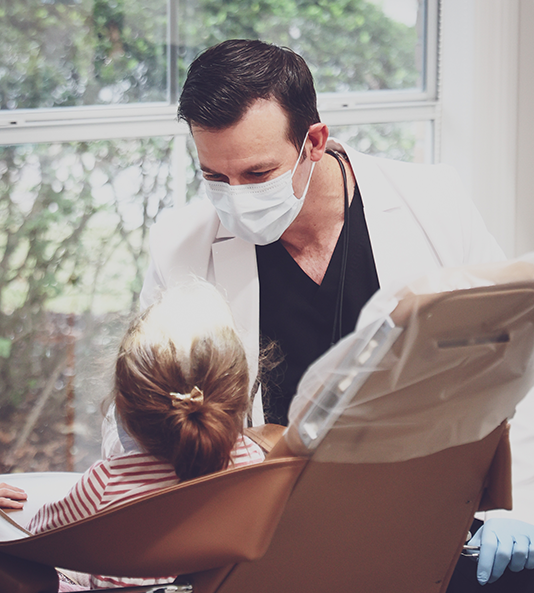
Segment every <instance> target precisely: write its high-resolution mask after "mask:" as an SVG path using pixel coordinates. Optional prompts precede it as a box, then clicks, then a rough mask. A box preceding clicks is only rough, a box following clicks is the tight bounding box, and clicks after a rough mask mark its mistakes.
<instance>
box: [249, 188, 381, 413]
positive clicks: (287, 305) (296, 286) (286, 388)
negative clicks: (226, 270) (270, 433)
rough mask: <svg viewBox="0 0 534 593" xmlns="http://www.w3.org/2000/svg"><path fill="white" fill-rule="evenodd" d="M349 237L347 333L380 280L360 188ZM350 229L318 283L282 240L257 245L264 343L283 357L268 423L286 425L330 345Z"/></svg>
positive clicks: (268, 379) (273, 376)
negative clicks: (305, 378) (304, 382)
mask: <svg viewBox="0 0 534 593" xmlns="http://www.w3.org/2000/svg"><path fill="white" fill-rule="evenodd" d="M349 217H350V224H349V227H350V236H349V249H348V259H347V268H346V275H345V288H344V295H343V305H342V312H343V316H342V326H341V327H342V335H343V336H346V335H347V334H348V333H350V332H351V331H353V330H354V328H355V325H356V321H357V319H358V316H359V314H360V311H361V309H362V307H363V306H364V305H365V303H366V302H367V301H368V300H369V299H370V298H371V296H372V295H373V294H374V293H375V292H376V291H377V290H378V288H379V283H378V276H377V272H376V266H375V262H374V258H373V253H372V249H371V242H370V239H369V233H368V231H367V224H366V222H365V216H364V210H363V205H362V200H361V196H360V192H359V189H358V186H357V184H356V188H355V191H354V197H353V200H352V203H351V205H350V208H349ZM345 230H346V229H345V226H344V227H343V229H342V231H341V234H340V236H339V238H338V241H337V244H336V247H335V249H334V252H333V254H332V257H331V259H330V263H329V265H328V268H327V271H326V274H325V276H324V278H323V281H322V282H321V284H320V285H319V284H317V283H316V282H314V281H313V280H312V279H311V278H310V277H309V276H308V275H307V274H306V273H305V272H304V271H303V270H302V269H301V268H300V266H299V265H298V264H297V263H296V262H295V260H294V259H293V258H292V257H291V255H289V253H288V252H287V250H286V249H285V247H284V246H283V245H282V243H281V241H276V242H274V243H271V244H269V245H262V246H259V245H258V246H256V259H257V263H258V275H259V281H260V335H261V345H262V346H265V345H266V344H269V343H270V342H273V341H274V342H276V344H277V345H278V347H279V349H280V350H281V354H282V356H283V360H282V362H280V363H279V364H278V365H277V366H276V367H275V368H274V369H273V370H272V371H270V372H269V373H268V374H267V376H264V377H263V383H262V391H263V397H262V400H263V407H264V413H265V421H266V422H274V423H277V424H287V412H288V409H289V404H290V403H291V400H292V398H293V396H294V395H295V393H296V390H297V385H298V382H299V380H300V378H301V377H302V375H303V374H304V372H305V371H306V369H307V368H308V367H309V366H310V364H311V363H312V362H314V361H315V360H316V359H317V358H319V356H321V355H322V354H324V352H326V350H328V348H329V347H330V346H331V340H332V330H333V326H334V317H335V311H336V302H337V297H338V288H339V280H340V274H341V267H342V259H343V237H344V233H345Z"/></svg>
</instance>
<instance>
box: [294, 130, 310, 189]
mask: <svg viewBox="0 0 534 593" xmlns="http://www.w3.org/2000/svg"><path fill="white" fill-rule="evenodd" d="M308 134H309V131H308V132H306V137H305V138H304V142H303V143H302V146H301V147H300V152H299V156H298V158H297V162H296V163H295V166H294V167H293V170H292V171H291V179H293V175H294V174H295V171H296V170H297V167H298V166H299V164H300V158H301V156H302V153H303V152H304V147H305V146H306V140H307V139H308ZM314 168H315V161H314V162H312V165H311V169H310V175H309V176H308V182H307V183H306V187H305V188H304V191H303V192H302V196H300V198H299V199H300V200H303V199H304V198H305V197H306V194H307V193H308V188H309V187H310V183H311V178H312V174H313V169H314Z"/></svg>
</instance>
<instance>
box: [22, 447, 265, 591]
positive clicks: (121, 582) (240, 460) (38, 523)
mask: <svg viewBox="0 0 534 593" xmlns="http://www.w3.org/2000/svg"><path fill="white" fill-rule="evenodd" d="M231 460H232V461H231V464H230V467H242V466H245V465H250V464H253V463H260V462H261V461H263V460H264V455H263V452H262V450H261V449H260V447H259V446H258V445H256V444H255V443H254V442H253V441H251V440H250V439H249V438H248V437H246V436H242V437H239V439H238V440H237V442H236V444H235V446H234V448H233V450H232V453H231ZM178 482H179V479H178V477H177V476H176V473H175V471H174V468H173V466H172V465H171V464H170V463H167V462H164V461H161V460H159V459H156V458H155V457H153V456H152V455H148V454H146V453H139V452H130V453H125V454H123V455H118V456H116V457H111V458H109V459H106V460H104V461H97V462H96V463H95V464H93V465H92V466H91V467H90V468H89V469H88V470H87V471H86V472H85V474H84V475H83V476H82V477H81V478H80V480H79V482H77V483H76V484H75V485H74V486H73V488H72V489H71V490H70V491H69V493H68V494H67V495H66V496H65V498H63V499H62V500H60V501H58V502H53V503H48V504H45V505H44V506H43V507H42V508H41V509H39V511H37V513H36V514H35V515H34V516H33V518H32V519H31V521H30V523H29V524H28V527H27V529H28V531H31V532H32V533H41V532H43V531H48V530H50V529H56V528H58V527H62V526H63V525H68V524H69V523H73V522H74V521H79V520H81V519H84V518H85V517H90V516H91V515H94V514H96V513H98V512H100V511H103V510H104V509H107V508H109V507H112V506H117V505H118V504H121V503H125V502H129V501H131V500H134V499H136V498H139V497H140V496H144V495H145V494H150V493H152V492H156V491H158V490H161V489H163V488H167V487H168V486H174V485H175V484H178ZM174 578H175V577H167V578H161V579H141V578H124V577H121V578H117V577H105V576H102V575H91V577H90V579H89V585H90V586H91V588H109V587H114V586H128V585H146V584H152V583H153V584H162V583H169V582H172V581H173V580H174Z"/></svg>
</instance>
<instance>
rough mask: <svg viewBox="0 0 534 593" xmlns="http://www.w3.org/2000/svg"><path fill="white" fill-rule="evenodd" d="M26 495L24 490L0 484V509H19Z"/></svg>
mask: <svg viewBox="0 0 534 593" xmlns="http://www.w3.org/2000/svg"><path fill="white" fill-rule="evenodd" d="M27 498H28V495H27V494H26V492H24V490H21V489H20V488H17V487H16V486H9V485H8V484H4V483H1V484H0V509H21V508H22V507H23V506H24V502H20V501H25V500H26V499H27Z"/></svg>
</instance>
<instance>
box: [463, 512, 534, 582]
mask: <svg viewBox="0 0 534 593" xmlns="http://www.w3.org/2000/svg"><path fill="white" fill-rule="evenodd" d="M468 544H469V545H470V546H480V554H479V557H478V567H477V579H478V582H479V583H480V584H481V585H485V584H486V583H494V582H495V581H496V580H497V579H498V578H499V577H500V576H501V575H502V574H503V572H504V569H505V568H506V567H507V566H509V568H510V570H512V571H514V572H519V571H520V570H523V569H524V568H529V569H532V568H534V525H530V524H529V523H524V522H523V521H518V520H516V519H488V520H487V521H486V522H485V523H484V525H482V527H481V528H480V529H479V530H478V531H477V532H476V533H475V535H474V536H473V537H472V538H471V539H470V540H469V542H468Z"/></svg>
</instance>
